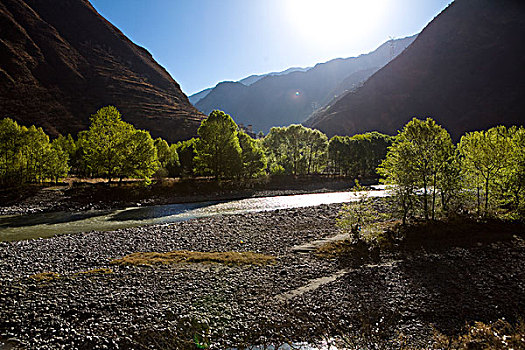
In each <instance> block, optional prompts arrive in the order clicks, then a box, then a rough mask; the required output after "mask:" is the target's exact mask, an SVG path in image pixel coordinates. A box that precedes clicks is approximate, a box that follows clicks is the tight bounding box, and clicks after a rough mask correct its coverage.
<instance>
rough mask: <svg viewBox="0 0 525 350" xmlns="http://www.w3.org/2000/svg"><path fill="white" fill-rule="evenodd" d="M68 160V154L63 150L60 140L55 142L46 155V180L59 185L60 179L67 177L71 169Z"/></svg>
mask: <svg viewBox="0 0 525 350" xmlns="http://www.w3.org/2000/svg"><path fill="white" fill-rule="evenodd" d="M68 160H69V155H68V152H67V151H65V150H63V149H62V146H61V144H60V141H58V139H55V140H53V142H51V147H49V148H48V150H47V152H46V155H45V162H44V173H45V176H46V178H49V179H51V180H54V181H55V183H58V180H59V179H60V178H64V177H66V176H67V173H68V171H69V169H70V166H69V164H68Z"/></svg>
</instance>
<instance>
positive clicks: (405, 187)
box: [378, 118, 453, 222]
mask: <svg viewBox="0 0 525 350" xmlns="http://www.w3.org/2000/svg"><path fill="white" fill-rule="evenodd" d="M452 155H453V144H452V141H451V139H450V135H449V134H448V132H447V131H446V130H445V129H443V128H442V127H441V126H439V125H437V124H436V122H435V121H434V120H432V119H431V118H427V119H426V120H425V121H423V120H419V119H416V118H414V119H412V120H411V121H410V122H408V123H407V124H406V125H405V127H404V128H403V130H402V131H401V132H399V133H398V135H396V137H395V139H394V143H393V145H392V146H391V147H390V148H389V150H388V153H387V157H386V159H385V161H383V163H382V164H381V166H380V168H379V169H378V171H379V172H380V174H381V175H383V176H384V177H385V182H386V183H387V184H392V185H395V186H396V187H397V188H396V192H397V197H398V200H399V203H400V204H401V206H402V208H403V210H402V211H403V222H404V221H405V220H406V215H407V214H408V211H409V209H410V205H411V203H412V201H413V199H414V193H415V191H416V189H417V188H422V189H423V194H422V196H421V201H422V204H423V215H424V217H425V219H429V214H430V213H431V216H432V219H434V217H435V203H436V193H437V186H438V179H439V177H440V176H441V174H442V172H443V170H444V169H445V167H446V164H447V161H448V160H449V158H450V157H451V156H452ZM429 191H431V194H432V202H431V206H429Z"/></svg>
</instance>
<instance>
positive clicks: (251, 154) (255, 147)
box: [238, 132, 266, 178]
mask: <svg viewBox="0 0 525 350" xmlns="http://www.w3.org/2000/svg"><path fill="white" fill-rule="evenodd" d="M238 137H239V145H240V147H241V160H242V174H241V175H242V177H244V178H250V177H255V176H258V175H260V174H261V173H263V171H264V169H266V155H265V154H264V150H263V149H262V147H261V146H260V144H259V142H257V141H256V140H254V139H252V138H251V137H250V136H249V135H248V134H246V133H244V132H239V133H238Z"/></svg>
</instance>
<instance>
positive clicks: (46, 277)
mask: <svg viewBox="0 0 525 350" xmlns="http://www.w3.org/2000/svg"><path fill="white" fill-rule="evenodd" d="M29 278H31V279H34V280H35V281H52V280H56V279H59V278H60V275H59V274H58V273H56V272H51V271H48V272H41V273H37V274H34V275H31V276H29Z"/></svg>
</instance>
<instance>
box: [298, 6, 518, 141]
mask: <svg viewBox="0 0 525 350" xmlns="http://www.w3.org/2000/svg"><path fill="white" fill-rule="evenodd" d="M523 38H525V4H524V3H523V2H518V1H511V0H501V1H492V0H456V1H455V2H453V3H452V4H451V5H449V6H448V7H447V8H446V9H445V10H444V11H443V12H442V13H441V14H439V15H438V16H437V17H436V18H434V20H433V21H431V22H430V23H429V24H428V25H427V27H426V28H425V29H424V30H423V31H422V32H421V33H420V34H419V35H418V37H417V39H416V40H415V41H414V42H413V43H412V45H410V46H409V47H408V48H407V49H406V50H405V51H404V52H403V53H402V54H400V55H399V56H398V57H397V58H395V59H394V60H392V62H390V63H389V64H388V65H386V66H385V67H383V68H382V69H381V70H379V71H378V72H377V73H375V74H374V75H373V76H372V77H370V78H369V79H368V80H367V81H366V82H365V83H364V85H363V86H362V87H360V88H359V89H357V90H356V91H353V92H349V93H347V94H346V95H344V96H343V97H341V98H340V99H338V100H337V101H336V102H334V103H333V104H331V105H330V106H329V107H327V108H325V109H324V110H322V111H319V112H318V113H316V114H315V115H313V116H312V117H311V118H310V119H309V120H308V121H307V122H306V123H305V124H306V125H308V126H312V127H315V128H318V129H320V130H322V131H323V132H325V133H327V134H328V135H329V136H332V135H336V134H337V135H351V134H355V133H361V132H365V131H371V130H377V131H380V132H384V133H387V134H395V133H396V131H397V130H399V129H401V128H402V127H403V125H404V124H405V123H406V122H407V121H409V120H410V119H411V118H412V117H413V116H421V117H426V116H431V117H433V118H434V119H435V120H436V121H437V122H438V123H440V124H441V125H443V126H444V127H445V128H447V129H448V130H449V132H450V133H451V135H452V137H453V139H455V140H457V139H458V138H459V137H460V135H461V134H463V133H464V132H466V131H472V130H480V129H486V128H489V127H491V126H494V125H498V124H505V125H511V124H518V125H523V124H524V121H525V118H524V117H523V111H524V110H525V98H524V96H523V93H524V91H525V69H524V68H523V67H525V45H524V44H523Z"/></svg>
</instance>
